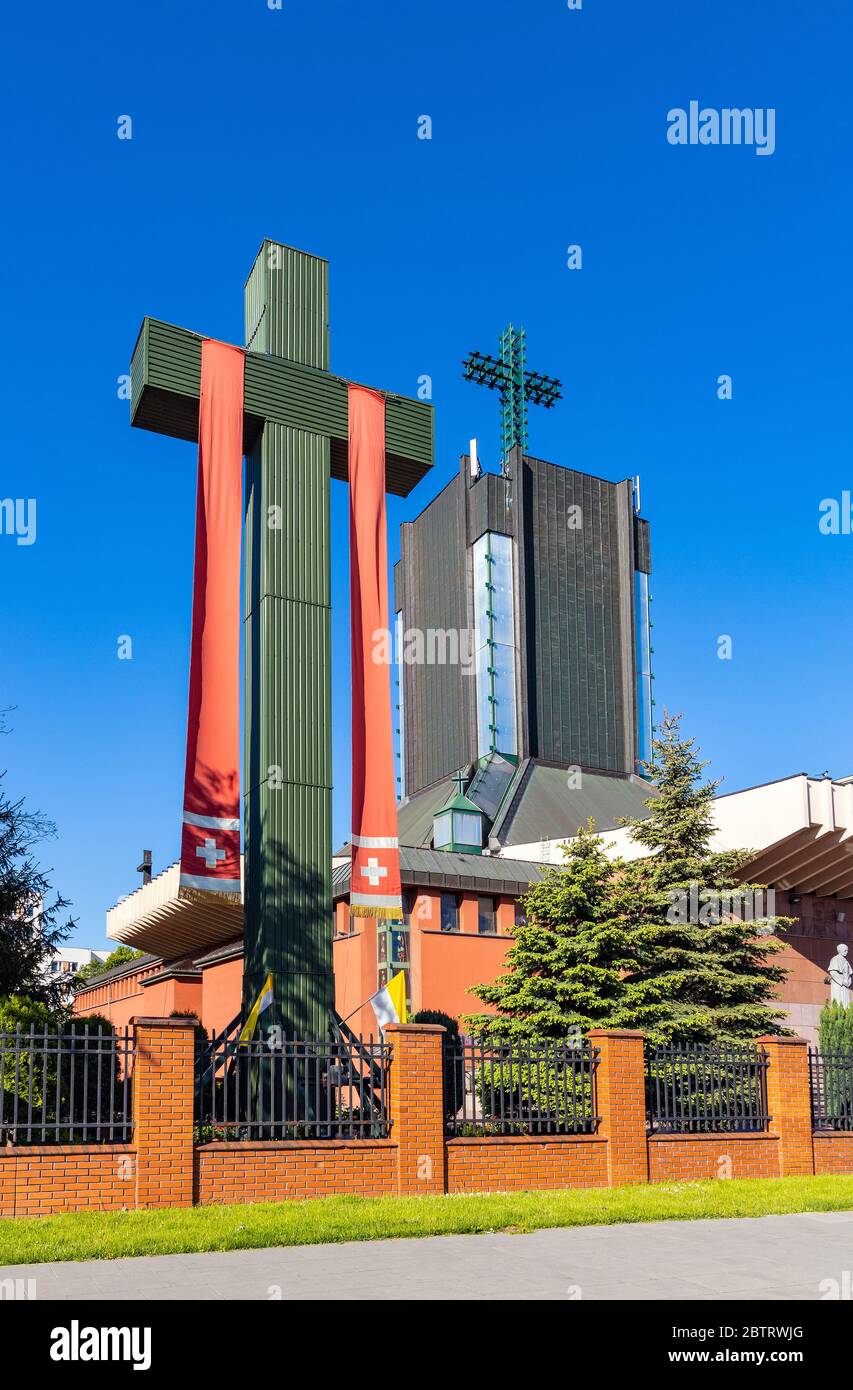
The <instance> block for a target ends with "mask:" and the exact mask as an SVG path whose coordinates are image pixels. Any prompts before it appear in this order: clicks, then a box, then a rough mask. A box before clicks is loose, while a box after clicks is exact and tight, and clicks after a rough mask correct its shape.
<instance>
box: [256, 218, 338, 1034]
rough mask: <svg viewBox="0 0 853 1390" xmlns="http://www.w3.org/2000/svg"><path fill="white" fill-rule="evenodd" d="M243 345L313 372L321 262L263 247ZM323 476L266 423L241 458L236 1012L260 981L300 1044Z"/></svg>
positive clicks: (313, 860) (323, 351)
mask: <svg viewBox="0 0 853 1390" xmlns="http://www.w3.org/2000/svg"><path fill="white" fill-rule="evenodd" d="M246 339H247V343H249V342H250V343H251V347H250V348H249V351H250V352H251V353H258V352H260V353H266V352H271V353H274V354H276V355H280V356H286V357H288V358H290V359H291V360H294V361H298V362H304V363H305V364H306V365H308V366H312V367H320V368H323V369H327V368H328V361H329V340H328V270H327V266H326V262H325V261H322V260H319V259H318V258H317V257H315V256H307V255H305V254H304V253H302V252H298V251H294V250H292V249H291V248H289V247H283V246H278V245H277V243H274V242H264V244H263V245H262V247H261V250H260V252H259V254H258V258H257V260H256V262H255V265H254V267H253V269H252V273H251V274H250V276H249V280H248V282H247V285H246ZM329 477H330V442H329V439H328V438H327V437H326V436H323V435H320V434H313V433H310V432H308V431H305V430H297V429H292V428H290V427H288V426H285V425H280V424H275V423H272V422H267V423H265V425H264V428H263V430H262V431H261V433H260V435H259V436H258V439H257V440H256V442H255V444H254V446H253V447H252V449H251V451H250V453H249V454H248V455H247V459H246V532H245V538H246V579H245V610H244V612H245V616H244V622H245V751H244V781H245V788H244V804H245V831H246V837H245V838H246V866H245V886H244V904H245V919H246V926H245V943H246V944H245V950H246V964H245V975H244V1002H245V1003H246V1004H248V1003H249V1002H250V1001H251V999H252V998H254V996H255V995H256V994H257V992H258V990H259V989H260V987H261V984H262V983H263V980H264V979H265V977H266V975H267V973H268V972H270V971H271V972H272V974H273V979H274V987H275V1003H276V1016H277V1017H281V1015H282V1014H283V1015H284V1017H285V1018H286V1019H287V1023H288V1030H289V1031H291V1032H292V1033H293V1034H294V1035H295V1036H296V1037H303V1038H306V1037H308V1038H310V1037H323V1036H325V1035H326V1033H327V1031H328V1026H329V1020H330V1017H331V1010H332V1007H333V1002H334V1001H333V997H332V961H331V952H332V884H331V857H332V843H331V821H332V815H331V812H332V774H331V652H330V644H331V606H330V604H331V597H330V587H331V583H330V555H329V546H330V540H329ZM261 927H262V928H263V929H261Z"/></svg>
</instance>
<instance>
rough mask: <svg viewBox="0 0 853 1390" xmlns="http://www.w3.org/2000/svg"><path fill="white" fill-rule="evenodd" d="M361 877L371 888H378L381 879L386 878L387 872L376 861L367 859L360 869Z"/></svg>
mask: <svg viewBox="0 0 853 1390" xmlns="http://www.w3.org/2000/svg"><path fill="white" fill-rule="evenodd" d="M361 872H362V876H363V877H364V878H366V879H368V881H369V883H370V886H371V888H378V887H379V884H380V883H381V882H382V879H383V878H387V877H388V870H387V869H385V868H383V867H382V866H381V865H380V863H379V860H378V859H373V858H371V859H368V861H367V864H366V865H365V867H364V868H363V869H362V871H361Z"/></svg>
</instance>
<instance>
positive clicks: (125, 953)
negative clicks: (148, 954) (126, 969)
mask: <svg viewBox="0 0 853 1390" xmlns="http://www.w3.org/2000/svg"><path fill="white" fill-rule="evenodd" d="M144 954H145V952H144V951H135V950H134V949H133V947H132V946H117V947H116V949H115V950H114V951H111V952H110V954H109V955H108V956H107V958H106V960H92V961H89V964H88V965H81V966H80V969H79V970H78V971H77V973H76V974H75V976H74V981H73V983H74V985H75V986H77V985H80V984H85V982H86V981H87V980H94V979H95V978H96V977H97V976H98V975H103V974H104V972H105V971H106V970H112V969H113V967H114V966H116V965H126V964H127V963H128V961H131V960H138V959H139V957H140V956H142V955H144Z"/></svg>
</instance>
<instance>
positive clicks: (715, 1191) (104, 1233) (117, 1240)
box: [0, 1177, 853, 1265]
mask: <svg viewBox="0 0 853 1390" xmlns="http://www.w3.org/2000/svg"><path fill="white" fill-rule="evenodd" d="M850 1208H853V1177H819V1178H766V1179H765V1178H762V1179H755V1180H751V1181H743V1180H740V1181H713V1182H686V1183H663V1184H661V1185H660V1186H643V1187H616V1188H602V1189H595V1190H584V1191H574V1190H569V1191H561V1192H518V1193H496V1194H484V1195H481V1196H475V1197H468V1196H453V1197H326V1198H322V1199H319V1200H317V1201H310V1202H259V1203H257V1204H255V1205H252V1206H221V1207H189V1208H179V1207H172V1208H169V1209H167V1210H162V1211H128V1212H73V1213H69V1214H68V1215H63V1216H42V1217H35V1218H27V1219H23V1220H16V1219H10V1220H7V1221H0V1265H9V1264H35V1263H38V1262H40V1261H44V1260H92V1259H102V1260H104V1259H118V1258H119V1257H120V1256H123V1255H173V1254H181V1253H186V1252H192V1251H202V1250H242V1249H257V1248H259V1247H264V1246H271V1245H322V1244H327V1243H335V1242H340V1241H345V1240H384V1239H388V1238H389V1237H392V1236H435V1235H461V1234H473V1233H476V1232H484V1231H509V1232H513V1233H517V1232H523V1231H535V1230H539V1229H541V1228H543V1227H548V1226H551V1227H554V1226H607V1225H612V1224H614V1223H616V1222H624V1221H693V1220H696V1219H698V1218H699V1217H708V1216H711V1217H725V1216H729V1217H731V1216H769V1215H781V1214H784V1213H786V1212H797V1211H843V1210H847V1209H850Z"/></svg>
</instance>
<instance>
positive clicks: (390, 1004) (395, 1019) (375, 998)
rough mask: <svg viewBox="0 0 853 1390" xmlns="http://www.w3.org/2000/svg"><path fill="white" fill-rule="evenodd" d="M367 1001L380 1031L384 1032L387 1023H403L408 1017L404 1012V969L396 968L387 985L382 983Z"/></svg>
mask: <svg viewBox="0 0 853 1390" xmlns="http://www.w3.org/2000/svg"><path fill="white" fill-rule="evenodd" d="M369 1003H370V1005H371V1007H372V1008H373V1012H374V1013H375V1014H376V1022H377V1023H378V1024H379V1028H380V1031H381V1032H383V1033H384V1032H385V1029H386V1028H387V1026H388V1024H389V1023H405V1022H406V1021H407V1020H408V1017H409V1015H408V1013H407V1012H406V972H405V970H398V971H397V974H396V975H393V976H392V977H391V979H390V980H389V981H388V983H387V985H383V987H382V989H378V990H377V991H376V993H375V994H372V995H371V996H370V1000H369Z"/></svg>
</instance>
